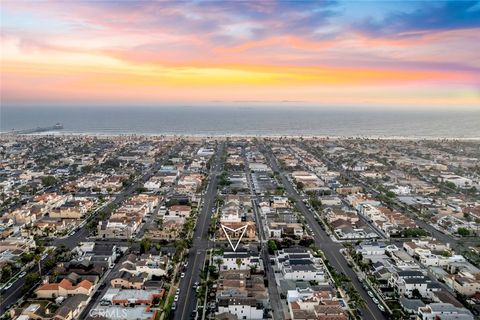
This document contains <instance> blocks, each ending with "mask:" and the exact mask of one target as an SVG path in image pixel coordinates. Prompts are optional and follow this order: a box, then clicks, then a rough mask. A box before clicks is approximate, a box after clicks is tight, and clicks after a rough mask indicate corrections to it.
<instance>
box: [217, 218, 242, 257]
mask: <svg viewBox="0 0 480 320" xmlns="http://www.w3.org/2000/svg"><path fill="white" fill-rule="evenodd" d="M221 226H222V230H223V232H225V236H226V237H227V240H228V243H230V246H231V247H232V249H233V251H234V252H235V251H237V248H238V245H239V244H240V241H241V240H242V238H243V235H244V234H245V232H246V231H247V227H248V225H244V226H241V227H240V228H237V229H232V228H229V227H227V226H224V225H223V224H221ZM242 229H243V231H242V234H241V235H240V238H238V241H237V244H236V245H235V246H234V245H233V243H232V239H230V236H229V235H228V232H227V230H229V231H232V232H237V231H240V230H242Z"/></svg>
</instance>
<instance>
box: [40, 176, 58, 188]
mask: <svg viewBox="0 0 480 320" xmlns="http://www.w3.org/2000/svg"><path fill="white" fill-rule="evenodd" d="M56 182H57V179H55V177H54V176H43V177H42V184H43V185H44V186H45V187H51V186H53V185H54V184H55V183H56Z"/></svg>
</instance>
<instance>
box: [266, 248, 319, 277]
mask: <svg viewBox="0 0 480 320" xmlns="http://www.w3.org/2000/svg"><path fill="white" fill-rule="evenodd" d="M275 261H276V267H277V268H278V269H279V270H280V271H281V273H282V274H283V277H284V279H286V280H305V281H310V280H315V281H318V282H319V283H326V278H325V271H324V266H323V263H322V262H321V260H320V259H319V258H315V257H314V256H313V255H312V253H311V252H310V251H309V250H307V249H304V248H285V249H282V250H277V251H275Z"/></svg>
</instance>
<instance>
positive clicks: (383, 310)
mask: <svg viewBox="0 0 480 320" xmlns="http://www.w3.org/2000/svg"><path fill="white" fill-rule="evenodd" d="M378 309H380V311H382V312H385V308H384V307H383V306H382V305H381V304H379V305H378Z"/></svg>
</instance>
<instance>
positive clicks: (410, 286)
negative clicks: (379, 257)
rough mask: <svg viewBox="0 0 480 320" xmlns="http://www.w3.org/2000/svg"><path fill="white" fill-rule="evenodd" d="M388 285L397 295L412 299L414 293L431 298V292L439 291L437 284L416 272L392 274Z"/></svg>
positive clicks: (406, 271) (407, 271) (408, 271)
mask: <svg viewBox="0 0 480 320" xmlns="http://www.w3.org/2000/svg"><path fill="white" fill-rule="evenodd" d="M388 284H389V286H390V287H393V288H394V290H395V292H397V293H398V294H399V295H404V296H406V297H408V298H412V297H414V293H415V292H418V294H420V295H421V296H422V297H425V298H431V297H432V293H433V292H436V291H440V289H441V286H440V285H439V284H438V283H437V282H435V281H433V280H431V279H430V278H429V277H428V276H426V275H424V274H423V273H422V272H421V271H417V270H405V271H397V272H393V273H392V275H391V278H390V279H389V281H388Z"/></svg>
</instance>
